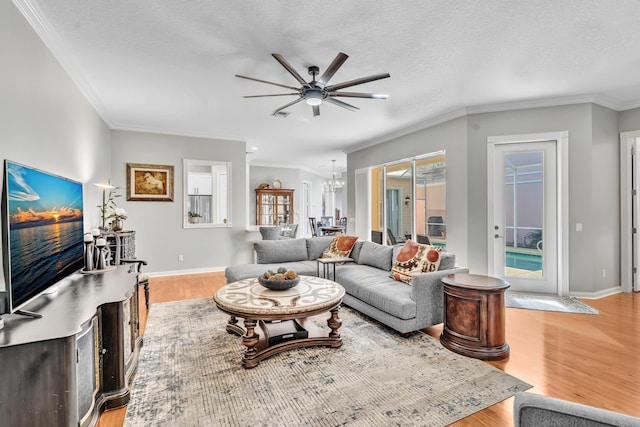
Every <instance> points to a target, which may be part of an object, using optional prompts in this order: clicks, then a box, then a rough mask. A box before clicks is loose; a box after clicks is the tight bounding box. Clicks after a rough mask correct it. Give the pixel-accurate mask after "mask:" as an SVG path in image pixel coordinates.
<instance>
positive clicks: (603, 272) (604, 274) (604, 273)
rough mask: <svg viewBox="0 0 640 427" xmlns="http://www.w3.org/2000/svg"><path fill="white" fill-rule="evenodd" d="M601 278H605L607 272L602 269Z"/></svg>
mask: <svg viewBox="0 0 640 427" xmlns="http://www.w3.org/2000/svg"><path fill="white" fill-rule="evenodd" d="M602 277H607V270H605V269H604V268H603V269H602Z"/></svg>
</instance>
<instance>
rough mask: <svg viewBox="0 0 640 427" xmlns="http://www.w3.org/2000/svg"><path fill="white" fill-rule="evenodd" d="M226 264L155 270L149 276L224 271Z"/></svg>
mask: <svg viewBox="0 0 640 427" xmlns="http://www.w3.org/2000/svg"><path fill="white" fill-rule="evenodd" d="M225 268H226V266H222V267H206V268H190V269H187V270H172V271H155V272H153V273H147V275H148V276H149V277H166V276H184V275H186V274H200V273H218V272H220V271H224V269H225Z"/></svg>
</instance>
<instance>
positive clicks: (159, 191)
mask: <svg viewBox="0 0 640 427" xmlns="http://www.w3.org/2000/svg"><path fill="white" fill-rule="evenodd" d="M127 200H128V201H129V200H130V201H138V202H173V166H172V165H151V164H145V163H127Z"/></svg>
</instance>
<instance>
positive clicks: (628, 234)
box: [620, 130, 640, 292]
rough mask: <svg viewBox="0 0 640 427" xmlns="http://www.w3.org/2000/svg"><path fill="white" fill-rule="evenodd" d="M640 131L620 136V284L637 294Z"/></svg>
mask: <svg viewBox="0 0 640 427" xmlns="http://www.w3.org/2000/svg"><path fill="white" fill-rule="evenodd" d="M639 149H640V130H637V131H632V132H622V133H621V134H620V205H621V206H620V211H621V212H620V243H621V248H620V258H621V260H620V269H621V271H620V281H621V285H622V290H623V291H624V292H631V291H635V292H637V291H640V283H639V282H640V280H639V274H638V269H639V268H640V235H639V233H638V227H640V195H638V191H640V154H639Z"/></svg>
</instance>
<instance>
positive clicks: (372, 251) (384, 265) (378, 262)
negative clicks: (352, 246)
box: [358, 242, 393, 271]
mask: <svg viewBox="0 0 640 427" xmlns="http://www.w3.org/2000/svg"><path fill="white" fill-rule="evenodd" d="M392 253H393V247H392V246H383V245H379V244H377V243H373V242H362V248H361V249H360V255H359V256H358V264H364V265H370V266H371V267H376V268H379V269H381V270H386V271H391V258H392V257H391V255H392Z"/></svg>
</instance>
